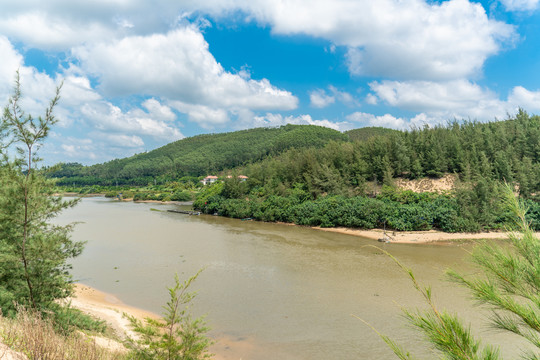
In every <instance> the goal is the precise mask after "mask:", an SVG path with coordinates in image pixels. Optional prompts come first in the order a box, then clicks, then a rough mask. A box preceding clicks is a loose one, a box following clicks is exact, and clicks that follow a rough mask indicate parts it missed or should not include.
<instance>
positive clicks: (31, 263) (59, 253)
mask: <svg viewBox="0 0 540 360" xmlns="http://www.w3.org/2000/svg"><path fill="white" fill-rule="evenodd" d="M59 91H60V88H57V92H56V96H55V97H54V98H53V100H52V101H51V103H50V105H49V107H48V108H47V109H46V111H45V116H44V117H43V118H42V117H38V118H37V119H35V118H33V117H32V116H31V115H25V114H24V112H23V111H22V109H21V108H20V107H19V102H20V98H21V89H20V83H19V75H18V73H17V77H16V82H15V89H14V94H13V96H12V97H11V98H10V99H9V104H8V106H6V108H5V109H4V114H3V117H2V125H1V127H0V128H1V129H2V135H3V136H2V138H3V139H5V140H6V143H7V144H13V145H15V146H17V153H18V156H17V157H15V158H14V159H13V160H9V159H8V156H7V154H3V155H4V159H3V161H2V163H1V164H0V264H1V266H0V308H1V310H2V312H3V314H4V315H9V316H13V315H14V314H15V311H16V308H15V305H14V304H15V303H17V304H20V305H22V306H25V307H29V308H32V309H33V310H37V311H42V312H43V311H46V310H50V309H52V308H53V307H54V306H55V300H57V299H63V298H66V297H68V296H69V295H71V291H72V286H71V283H72V281H71V276H70V274H69V269H70V268H71V265H70V264H69V263H68V260H69V259H70V258H72V257H75V256H77V255H79V254H80V253H81V251H82V249H83V243H81V242H74V241H72V240H71V239H70V236H69V234H70V231H71V228H72V226H70V225H68V226H55V225H51V224H50V223H49V221H50V219H52V218H53V217H54V216H56V215H57V214H58V213H60V212H61V211H62V210H64V209H66V208H69V207H71V206H74V205H75V204H76V202H77V200H72V201H64V200H63V199H62V198H59V197H53V196H52V195H53V192H54V189H55V185H54V182H53V181H52V180H49V179H47V178H46V177H45V176H44V175H43V172H42V171H39V170H37V169H36V167H35V166H36V163H38V162H39V160H40V159H39V158H38V157H37V156H36V149H37V148H39V147H40V145H41V144H42V141H43V140H44V139H45V138H46V137H47V135H48V132H49V129H50V126H51V125H53V124H54V123H55V122H56V120H55V118H54V116H53V109H54V107H55V106H56V104H57V102H58V100H59Z"/></svg>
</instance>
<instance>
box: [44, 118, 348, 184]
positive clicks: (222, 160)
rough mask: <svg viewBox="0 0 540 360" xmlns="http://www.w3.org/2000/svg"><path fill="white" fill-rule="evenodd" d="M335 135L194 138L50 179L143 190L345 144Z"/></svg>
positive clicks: (292, 128) (271, 132)
mask: <svg viewBox="0 0 540 360" xmlns="http://www.w3.org/2000/svg"><path fill="white" fill-rule="evenodd" d="M346 139H347V136H346V135H344V134H342V133H340V132H339V131H336V130H332V129H328V128H325V127H320V126H313V125H285V126H282V127H279V128H256V129H249V130H242V131H235V132H230V133H221V134H207V135H198V136H194V137H190V138H186V139H182V140H179V141H176V142H173V143H171V144H168V145H165V146H163V147H161V148H158V149H156V150H153V151H150V152H147V153H142V154H137V155H134V156H132V157H128V158H124V159H116V160H112V161H109V162H106V163H103V164H97V165H93V166H88V167H85V166H82V165H80V164H73V163H71V164H64V165H62V166H61V168H60V169H59V170H58V171H55V172H54V173H52V174H51V176H53V177H57V178H61V180H60V181H59V184H60V185H62V184H65V185H67V184H69V185H71V184H76V185H94V184H103V185H107V184H114V183H119V184H124V183H125V184H135V185H146V184H147V183H148V182H149V181H152V180H153V179H154V178H160V179H162V180H172V179H177V178H180V177H184V176H201V175H208V174H210V173H215V172H219V171H221V170H223V169H227V168H233V167H237V166H240V165H245V164H247V163H251V162H255V161H258V160H261V159H264V158H265V157H267V156H275V155H278V154H280V153H282V152H283V151H286V150H288V149H291V148H296V149H301V148H306V147H314V148H320V147H323V146H324V145H326V144H327V143H328V142H329V141H332V140H334V141H345V140H346Z"/></svg>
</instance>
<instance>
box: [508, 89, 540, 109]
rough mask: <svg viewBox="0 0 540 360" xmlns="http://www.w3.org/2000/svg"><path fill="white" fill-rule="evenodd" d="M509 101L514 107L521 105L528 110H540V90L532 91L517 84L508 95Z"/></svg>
mask: <svg viewBox="0 0 540 360" xmlns="http://www.w3.org/2000/svg"><path fill="white" fill-rule="evenodd" d="M508 103H509V104H511V105H512V106H513V107H514V109H515V108H517V107H521V108H524V109H527V110H528V111H536V112H540V90H537V91H530V90H527V89H525V88H524V87H522V86H516V87H514V88H513V89H512V91H511V92H510V95H509V96H508Z"/></svg>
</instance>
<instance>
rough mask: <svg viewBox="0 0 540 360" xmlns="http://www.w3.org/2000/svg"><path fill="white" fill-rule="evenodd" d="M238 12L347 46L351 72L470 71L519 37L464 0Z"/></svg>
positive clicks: (296, 3) (423, 75)
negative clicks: (503, 45) (505, 44)
mask: <svg viewBox="0 0 540 360" xmlns="http://www.w3.org/2000/svg"><path fill="white" fill-rule="evenodd" d="M222 3H228V4H229V5H231V6H232V4H233V2H225V1H224V2H222ZM241 10H243V11H245V12H247V13H248V14H249V16H251V17H252V18H255V19H257V21H259V22H262V23H266V24H270V25H271V27H272V31H273V32H274V33H279V34H306V35H311V36H315V37H320V38H324V39H327V40H329V41H331V42H333V43H334V44H337V45H341V46H345V47H347V48H348V53H347V59H348V66H349V70H350V72H351V73H353V74H358V75H370V76H373V75H375V76H384V77H396V78H401V79H454V78H461V77H467V76H471V75H473V74H476V73H477V72H478V71H479V70H480V69H481V67H482V65H483V63H484V61H485V60H486V58H487V57H488V56H491V55H494V54H496V53H497V52H499V51H500V49H501V46H502V44H503V43H505V42H512V41H513V40H514V39H515V37H516V32H515V29H514V28H513V27H512V26H510V25H508V24H505V23H503V22H500V21H496V20H492V19H489V18H488V16H487V14H486V12H485V10H484V8H483V7H482V5H481V4H479V3H474V2H469V1H466V0H449V1H444V2H441V3H438V2H426V1H424V0H407V1H397V0H378V1H356V0H336V1H331V2H329V1H324V0H312V1H305V0H293V1H286V2H285V1H284V2H275V1H271V0H267V1H255V2H249V3H246V4H244V5H242V6H241Z"/></svg>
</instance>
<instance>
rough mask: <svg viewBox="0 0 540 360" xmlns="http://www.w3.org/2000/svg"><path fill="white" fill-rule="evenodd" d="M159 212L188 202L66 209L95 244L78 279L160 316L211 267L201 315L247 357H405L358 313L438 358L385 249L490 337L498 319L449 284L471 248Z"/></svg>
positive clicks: (77, 270)
mask: <svg viewBox="0 0 540 360" xmlns="http://www.w3.org/2000/svg"><path fill="white" fill-rule="evenodd" d="M152 208H154V209H159V210H166V209H174V208H178V206H176V205H160V204H142V203H131V202H123V203H120V202H116V201H111V200H108V199H104V198H86V199H83V201H82V202H81V204H79V205H78V206H77V207H75V208H73V209H70V210H68V211H67V212H65V213H64V214H62V215H61V216H60V218H59V219H58V222H60V223H63V224H65V223H68V222H74V221H82V222H83V223H81V224H79V225H77V227H76V229H75V231H74V233H73V238H74V239H75V240H84V241H87V244H86V248H85V251H84V253H83V254H82V255H81V256H80V257H78V258H77V259H75V260H74V261H73V274H74V277H75V278H76V279H77V280H79V281H80V282H83V283H85V284H87V285H90V286H93V287H95V288H97V289H99V290H102V291H105V292H108V293H112V294H114V295H116V296H117V297H118V298H120V299H122V300H123V301H124V302H125V303H127V304H129V305H133V306H137V307H140V308H143V309H146V310H150V311H154V312H157V313H161V311H162V308H161V306H162V304H164V303H165V301H166V300H167V291H166V286H168V285H171V284H172V282H173V278H174V274H175V273H178V274H179V275H180V276H181V277H182V278H184V279H185V278H187V277H188V276H190V275H193V274H195V273H196V272H197V271H198V270H199V269H202V268H204V271H203V272H202V274H201V275H200V277H199V279H198V280H197V281H196V283H195V284H194V286H193V289H194V290H198V296H197V298H196V300H195V303H196V304H195V308H194V311H195V313H196V314H197V315H200V314H206V315H207V321H208V323H209V324H210V326H211V327H212V329H213V330H212V335H213V336H215V337H218V338H227V339H232V341H233V342H235V341H237V342H248V343H249V344H250V346H251V349H250V352H249V354H248V353H246V354H244V355H243V357H242V358H243V359H244V360H246V359H257V360H266V359H306V360H307V359H310V360H317V359H321V360H322V359H392V358H394V357H393V355H392V354H391V352H390V351H389V350H388V348H387V347H386V345H385V344H384V343H383V342H382V341H381V340H380V339H379V337H378V336H377V335H376V334H375V333H374V332H373V331H372V330H371V329H370V328H369V327H368V326H367V325H365V324H364V323H363V322H361V321H360V320H358V319H357V318H356V317H355V316H357V317H360V318H362V319H364V320H365V321H367V322H369V323H370V324H371V325H373V326H374V327H376V328H377V329H378V330H379V331H381V332H383V333H385V334H388V335H391V336H392V337H393V338H394V339H395V340H396V341H398V342H400V343H402V344H404V345H406V347H407V348H408V349H409V350H410V351H411V352H413V353H415V354H420V355H421V356H424V358H426V359H430V358H433V357H434V356H433V355H432V354H431V355H430V353H429V352H428V351H427V350H426V349H425V348H424V346H423V342H422V341H421V340H418V337H419V336H418V333H417V332H416V331H415V330H413V329H411V328H409V327H408V326H406V325H405V322H404V319H403V318H402V317H401V316H400V313H401V312H400V306H401V305H404V306H406V307H407V308H415V307H423V306H424V305H423V303H422V300H421V298H420V296H419V294H418V293H416V292H415V290H414V289H413V287H412V285H411V283H410V281H409V280H408V279H407V277H406V276H405V274H404V273H403V271H401V270H400V269H399V268H398V266H397V265H396V264H395V263H394V261H393V260H391V259H390V258H389V257H388V256H386V255H384V254H383V253H382V252H381V251H380V250H379V248H382V249H384V250H386V251H388V252H390V253H391V254H392V255H394V256H396V257H397V258H399V259H400V261H401V262H403V263H404V264H405V265H406V266H409V267H411V268H413V270H414V271H415V273H416V275H417V277H418V279H419V280H420V281H421V282H423V283H425V284H431V285H432V287H433V292H434V294H435V298H436V301H437V303H438V304H439V305H440V307H441V308H443V307H444V308H447V309H449V310H451V311H458V312H459V314H460V315H463V317H464V318H466V319H467V320H469V321H471V322H472V323H473V325H474V326H475V328H479V329H480V330H487V327H486V326H485V322H484V318H485V317H486V315H487V313H486V312H482V311H480V310H479V309H478V308H473V307H472V305H471V303H470V301H469V300H468V299H467V293H466V292H465V291H464V290H463V289H461V288H459V287H457V286H456V285H454V284H451V283H448V282H446V281H443V280H442V277H443V271H444V269H445V268H448V267H454V268H457V269H459V270H461V271H463V272H466V273H467V272H471V271H472V270H471V267H470V266H469V265H468V264H467V262H466V261H465V259H466V258H467V254H466V251H464V248H467V249H469V248H470V245H465V246H461V245H453V246H441V245H405V244H403V245H400V244H380V243H378V242H376V241H373V240H368V239H362V238H358V237H354V236H350V235H342V234H336V233H329V232H323V231H317V230H313V229H309V228H304V227H299V226H288V225H280V224H266V223H259V222H252V221H241V220H235V219H227V218H221V217H214V216H206V215H201V216H188V215H182V214H175V213H168V212H163V211H151V209H152ZM373 246H375V247H373ZM481 335H482V336H483V337H484V338H486V339H489V340H490V341H491V342H492V343H494V344H502V345H503V347H504V348H503V354H504V355H508V354H516V353H517V351H518V350H517V349H518V347H519V346H520V344H521V343H519V342H517V341H514V340H515V339H513V338H512V339H510V340H509V338H508V336H501V335H497V334H494V333H492V332H482V333H481ZM222 350H223V351H225V352H226V351H228V350H227V349H225V348H224V349H222ZM237 358H238V357H237ZM514 358H515V356H514Z"/></svg>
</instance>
